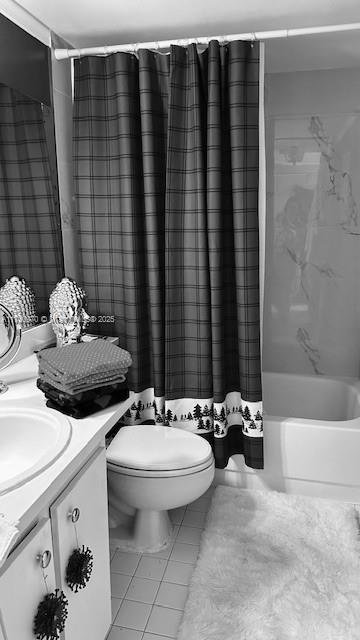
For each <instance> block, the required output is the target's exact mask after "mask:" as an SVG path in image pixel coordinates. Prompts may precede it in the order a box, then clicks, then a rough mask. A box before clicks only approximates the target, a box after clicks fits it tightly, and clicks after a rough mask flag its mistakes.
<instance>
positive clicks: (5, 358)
mask: <svg viewBox="0 0 360 640" xmlns="http://www.w3.org/2000/svg"><path fill="white" fill-rule="evenodd" d="M0 313H2V314H3V315H4V316H5V317H6V318H7V321H8V324H9V329H10V330H11V334H10V339H9V342H8V347H7V349H6V350H5V351H4V353H2V354H0V369H4V368H5V367H7V366H8V365H9V364H10V362H11V361H12V360H13V359H14V358H15V356H16V354H17V352H18V351H19V347H20V342H21V327H20V325H17V324H16V321H15V318H14V316H13V314H12V313H11V311H9V309H8V308H7V307H5V306H4V305H3V304H0Z"/></svg>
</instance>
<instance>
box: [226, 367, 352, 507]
mask: <svg viewBox="0 0 360 640" xmlns="http://www.w3.org/2000/svg"><path fill="white" fill-rule="evenodd" d="M263 400H264V414H265V415H264V470H261V471H256V470H253V469H249V468H248V467H246V465H245V464H244V461H243V457H242V456H238V455H236V456H233V457H232V458H231V460H230V461H229V464H228V466H227V467H226V469H224V470H220V469H217V470H216V482H217V483H222V484H230V485H232V486H241V487H247V488H254V489H261V488H269V489H275V490H278V491H285V492H287V493H298V494H305V495H313V496H320V497H325V498H333V499H338V500H345V501H357V502H358V501H360V381H358V380H356V379H350V378H333V377H331V378H330V377H327V376H303V375H294V374H282V373H270V372H265V373H264V374H263Z"/></svg>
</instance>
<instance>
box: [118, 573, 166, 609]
mask: <svg viewBox="0 0 360 640" xmlns="http://www.w3.org/2000/svg"><path fill="white" fill-rule="evenodd" d="M159 586H160V582H158V581H157V580H148V579H146V578H136V577H134V578H133V579H132V580H131V582H130V586H129V588H128V590H127V592H126V595H125V598H126V600H136V602H145V603H146V604H153V602H154V601H155V597H156V594H157V592H158V590H159Z"/></svg>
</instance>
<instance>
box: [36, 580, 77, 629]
mask: <svg viewBox="0 0 360 640" xmlns="http://www.w3.org/2000/svg"><path fill="white" fill-rule="evenodd" d="M68 604H69V603H68V600H67V599H66V597H65V594H64V593H63V591H59V589H55V591H54V592H53V593H48V594H46V596H45V597H44V598H43V600H41V602H40V604H39V606H38V609H37V612H36V615H35V618H34V626H33V632H34V635H35V636H36V638H38V640H58V638H60V635H59V634H60V632H61V631H63V629H64V627H65V620H66V618H67V614H68V610H67V607H68Z"/></svg>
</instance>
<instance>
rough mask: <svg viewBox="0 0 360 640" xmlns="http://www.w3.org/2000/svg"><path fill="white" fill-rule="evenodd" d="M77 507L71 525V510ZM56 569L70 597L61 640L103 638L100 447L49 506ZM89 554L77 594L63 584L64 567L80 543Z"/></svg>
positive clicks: (104, 527)
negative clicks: (89, 563)
mask: <svg viewBox="0 0 360 640" xmlns="http://www.w3.org/2000/svg"><path fill="white" fill-rule="evenodd" d="M74 509H78V510H79V512H78V513H79V518H78V520H77V522H76V523H75V524H74V523H73V522H72V518H71V514H72V513H74ZM50 513H51V520H52V530H53V544H54V554H55V572H56V578H57V583H58V586H60V587H61V589H63V591H64V593H65V595H66V597H67V599H68V601H69V614H68V618H67V620H66V626H65V631H64V640H75V639H76V640H89V639H90V638H91V639H94V640H103V639H104V638H105V636H106V634H107V632H108V630H109V627H110V624H111V596H110V561H109V529H108V504H107V482H106V452H105V449H100V450H98V451H97V453H96V454H95V455H94V456H93V457H92V458H91V459H90V460H89V462H88V463H87V464H86V465H85V466H84V467H83V469H82V470H81V471H80V472H79V473H78V474H77V476H75V478H74V480H73V481H72V482H71V483H70V485H69V486H68V487H67V488H66V489H65V490H64V491H63V493H62V494H61V495H60V497H59V499H58V500H57V501H56V502H55V503H54V504H53V505H52V507H51V509H50ZM82 545H84V546H85V548H86V547H89V549H90V550H91V552H92V554H93V569H92V573H91V576H90V579H89V581H88V583H87V584H86V586H85V587H84V588H83V589H80V590H79V591H78V592H77V593H75V592H74V591H71V590H70V588H69V587H68V586H67V584H66V568H67V565H68V561H69V557H70V555H71V553H72V552H73V551H74V549H76V548H77V547H78V546H79V547H81V546H82Z"/></svg>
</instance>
